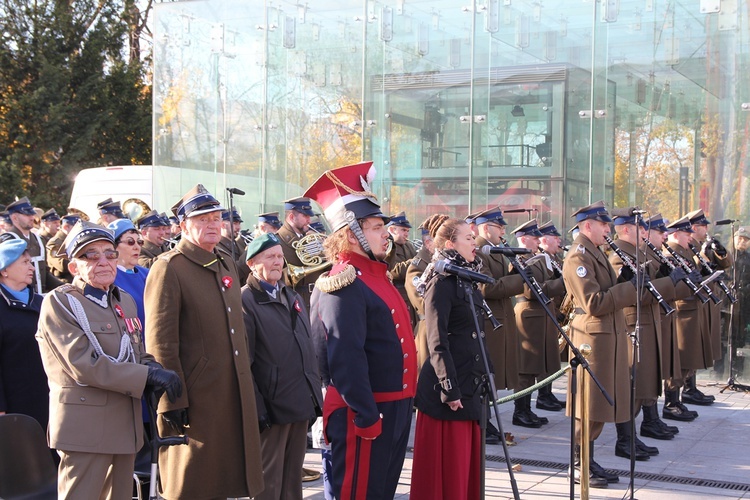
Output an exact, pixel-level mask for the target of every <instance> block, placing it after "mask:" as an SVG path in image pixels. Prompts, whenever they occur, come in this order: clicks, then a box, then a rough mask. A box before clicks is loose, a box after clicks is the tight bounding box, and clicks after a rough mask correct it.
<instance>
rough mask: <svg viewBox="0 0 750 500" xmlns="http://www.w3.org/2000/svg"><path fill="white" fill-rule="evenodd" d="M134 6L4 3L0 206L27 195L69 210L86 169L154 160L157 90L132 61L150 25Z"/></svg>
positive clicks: (86, 1) (0, 11) (85, 0)
mask: <svg viewBox="0 0 750 500" xmlns="http://www.w3.org/2000/svg"><path fill="white" fill-rule="evenodd" d="M125 4H127V5H125ZM126 7H127V9H128V10H126ZM133 8H134V4H133V2H125V3H123V1H105V0H73V1H60V0H37V1H35V2H28V1H26V0H0V19H1V20H2V25H3V33H2V35H0V201H2V202H5V203H7V202H8V201H10V200H12V199H13V198H14V197H15V196H23V195H27V196H29V198H30V199H31V201H32V202H33V203H34V204H36V205H38V206H42V207H50V206H54V207H57V208H58V209H61V210H64V209H65V207H66V206H67V201H68V199H69V196H70V189H71V187H72V181H73V179H74V177H75V174H76V173H77V172H78V170H80V169H81V168H85V167H95V166H105V165H108V164H139V163H150V160H151V90H150V87H149V86H148V85H147V84H146V82H145V81H144V77H145V70H144V68H145V67H146V64H147V61H144V60H143V59H142V58H133V57H131V55H132V53H133V51H132V49H133V47H132V45H133V43H132V42H133V40H132V37H131V36H130V35H131V33H130V29H131V27H132V26H133V25H138V26H140V25H141V24H143V19H142V18H138V19H134V17H133V16H134V14H133ZM138 36H140V32H139V35H138Z"/></svg>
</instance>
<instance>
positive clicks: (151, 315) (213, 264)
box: [145, 185, 263, 500]
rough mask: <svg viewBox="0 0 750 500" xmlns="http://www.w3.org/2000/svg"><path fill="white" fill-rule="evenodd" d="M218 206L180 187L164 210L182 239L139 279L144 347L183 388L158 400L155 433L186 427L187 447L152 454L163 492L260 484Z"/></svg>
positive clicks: (246, 368)
mask: <svg viewBox="0 0 750 500" xmlns="http://www.w3.org/2000/svg"><path fill="white" fill-rule="evenodd" d="M221 210H223V209H222V207H221V206H220V205H219V202H218V201H217V200H216V199H215V198H214V197H213V196H211V194H209V193H208V192H207V191H206V190H205V188H203V186H201V185H198V186H196V187H195V188H193V190H191V191H190V192H189V193H188V194H186V195H185V196H184V197H183V199H182V200H181V201H180V202H179V203H178V204H177V205H175V207H173V208H172V211H173V212H174V213H175V215H177V216H178V217H179V218H180V221H181V222H180V225H181V227H182V238H181V240H180V243H179V244H178V245H177V247H175V249H174V250H171V251H169V252H166V253H165V254H163V255H161V256H160V257H159V258H158V259H157V260H156V261H155V262H154V264H153V266H152V267H151V271H150V272H149V276H148V280H147V281H146V292H145V304H146V324H147V325H149V328H148V330H147V332H146V345H148V346H149V349H150V350H151V352H152V353H153V355H154V356H155V357H156V359H157V361H159V362H161V363H162V364H163V365H164V366H165V367H167V368H170V369H172V370H174V371H176V372H177V373H178V374H179V375H180V377H181V379H182V380H183V381H184V382H185V387H186V389H187V390H186V391H185V393H184V394H183V395H182V397H181V398H179V399H178V400H177V401H176V402H175V403H167V402H164V401H162V404H161V405H160V407H159V414H160V418H159V427H160V430H161V432H162V433H167V434H174V433H175V431H177V432H179V431H181V430H182V428H181V427H182V426H183V425H186V424H189V429H188V434H189V436H190V442H189V443H188V445H187V446H172V447H169V448H166V449H163V450H162V451H161V453H160V455H159V469H160V474H161V495H162V496H163V497H164V498H167V499H172V498H189V499H191V500H192V499H208V498H227V497H247V496H250V497H253V496H255V495H257V494H258V493H259V492H260V491H261V490H262V489H263V475H262V466H261V458H260V438H259V433H258V416H257V411H256V404H255V392H254V386H253V376H252V372H251V368H250V356H249V352H248V345H247V338H246V333H245V325H244V321H243V317H242V300H241V296H240V289H241V288H242V283H241V282H240V281H239V278H238V276H237V270H236V267H235V264H234V262H232V260H231V258H230V257H229V256H226V255H224V254H223V252H219V251H218V250H217V249H216V248H215V247H216V244H218V242H219V239H220V238H221V232H220V228H221ZM173 429H175V430H173Z"/></svg>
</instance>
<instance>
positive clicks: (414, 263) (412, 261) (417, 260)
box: [411, 257, 422, 267]
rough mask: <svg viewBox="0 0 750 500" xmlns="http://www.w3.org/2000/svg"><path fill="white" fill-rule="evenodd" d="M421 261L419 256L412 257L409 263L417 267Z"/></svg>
mask: <svg viewBox="0 0 750 500" xmlns="http://www.w3.org/2000/svg"><path fill="white" fill-rule="evenodd" d="M421 263H422V259H421V258H419V257H414V258H413V259H411V265H412V266H414V267H419V264H421Z"/></svg>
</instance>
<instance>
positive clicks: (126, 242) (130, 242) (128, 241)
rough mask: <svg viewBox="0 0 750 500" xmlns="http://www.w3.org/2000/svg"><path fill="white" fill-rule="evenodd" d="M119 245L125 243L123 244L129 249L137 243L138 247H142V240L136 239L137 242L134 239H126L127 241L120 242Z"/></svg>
mask: <svg viewBox="0 0 750 500" xmlns="http://www.w3.org/2000/svg"><path fill="white" fill-rule="evenodd" d="M120 243H125V244H126V245H127V246H129V247H132V246H133V245H135V244H136V243H138V246H139V247H142V246H143V240H142V239H140V238H138V239H137V240H136V239H133V238H128V239H127V240H120Z"/></svg>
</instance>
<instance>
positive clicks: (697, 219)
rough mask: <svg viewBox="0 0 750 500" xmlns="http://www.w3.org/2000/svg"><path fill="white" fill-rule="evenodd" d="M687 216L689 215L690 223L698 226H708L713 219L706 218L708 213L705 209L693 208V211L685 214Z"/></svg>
mask: <svg viewBox="0 0 750 500" xmlns="http://www.w3.org/2000/svg"><path fill="white" fill-rule="evenodd" d="M685 217H687V218H688V219H689V220H690V224H695V225H697V226H707V225H709V224H711V221H710V220H708V219H707V218H706V214H704V213H703V209H700V208H699V209H698V210H693V211H692V212H688V213H687V214H685Z"/></svg>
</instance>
